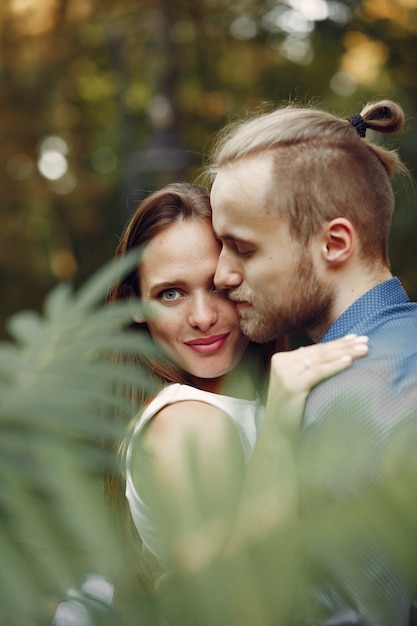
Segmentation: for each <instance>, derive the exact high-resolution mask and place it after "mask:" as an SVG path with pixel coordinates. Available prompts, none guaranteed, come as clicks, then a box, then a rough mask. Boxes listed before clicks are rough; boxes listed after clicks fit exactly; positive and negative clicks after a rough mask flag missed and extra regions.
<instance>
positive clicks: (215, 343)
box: [185, 333, 229, 354]
mask: <svg viewBox="0 0 417 626" xmlns="http://www.w3.org/2000/svg"><path fill="white" fill-rule="evenodd" d="M228 336H229V333H222V334H221V335H211V336H210V337H198V338H197V339H190V340H189V341H186V342H185V344H186V345H187V346H189V347H190V348H191V349H192V350H194V352H198V353H199V354H214V353H215V352H217V351H218V350H220V349H221V348H222V347H223V346H224V344H225V343H226V341H227V338H228Z"/></svg>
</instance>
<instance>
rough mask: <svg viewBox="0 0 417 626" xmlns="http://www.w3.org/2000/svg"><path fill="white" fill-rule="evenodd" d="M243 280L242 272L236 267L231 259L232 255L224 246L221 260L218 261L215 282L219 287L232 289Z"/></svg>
mask: <svg viewBox="0 0 417 626" xmlns="http://www.w3.org/2000/svg"><path fill="white" fill-rule="evenodd" d="M242 280H243V276H242V274H241V273H240V272H239V270H238V269H237V268H236V265H235V264H234V263H233V261H232V259H231V255H230V254H229V253H228V252H227V250H225V248H224V247H223V248H222V251H221V252H220V256H219V260H218V261H217V268H216V273H215V275H214V284H215V286H216V287H217V289H230V288H231V287H238V286H239V285H240V284H241V282H242Z"/></svg>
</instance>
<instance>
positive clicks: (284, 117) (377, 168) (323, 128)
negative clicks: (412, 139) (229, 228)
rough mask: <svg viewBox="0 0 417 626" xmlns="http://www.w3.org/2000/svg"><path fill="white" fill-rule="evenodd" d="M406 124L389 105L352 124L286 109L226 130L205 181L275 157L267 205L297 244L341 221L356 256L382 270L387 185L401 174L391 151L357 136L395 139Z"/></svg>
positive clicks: (389, 206) (389, 208)
mask: <svg viewBox="0 0 417 626" xmlns="http://www.w3.org/2000/svg"><path fill="white" fill-rule="evenodd" d="M404 123H405V118H404V113H403V110H402V109H401V107H400V106H399V105H397V104H395V103H394V102H391V101H390V100H382V101H379V102H375V103H370V104H367V105H366V106H365V107H364V108H363V110H362V111H361V113H360V114H357V115H355V116H353V117H352V118H350V121H349V120H346V119H340V118H338V117H336V116H334V115H332V114H330V113H327V112H325V111H321V110H318V109H312V108H302V107H297V106H288V107H284V108H281V109H277V110H275V111H272V112H269V113H263V114H261V115H258V116H256V117H253V118H251V119H248V120H247V121H245V122H243V123H240V124H237V125H236V124H234V125H231V126H229V127H226V129H225V130H224V131H223V132H222V133H220V135H219V136H218V138H217V141H216V143H215V146H214V150H213V152H212V157H211V163H210V165H209V167H208V174H209V175H210V176H211V177H214V176H215V175H216V172H217V171H218V170H220V169H224V168H226V167H228V166H229V165H231V164H233V163H234V162H236V161H240V160H242V159H245V158H249V157H254V156H256V155H258V154H262V153H264V152H268V153H270V154H272V157H273V173H272V179H271V186H270V189H269V190H267V194H268V198H269V199H270V201H271V203H272V205H273V206H275V208H276V209H277V211H279V212H280V214H282V215H283V216H284V217H286V219H287V220H288V224H289V226H290V229H291V232H292V234H293V235H294V237H295V238H296V239H297V240H299V241H300V242H301V243H303V244H305V243H307V242H308V241H309V239H310V237H312V236H313V235H314V234H315V233H316V232H317V231H318V230H319V228H320V226H321V225H322V224H323V223H324V222H326V221H329V220H331V219H333V218H335V217H341V216H343V217H345V218H347V219H349V220H350V221H351V222H352V224H353V225H354V227H355V229H356V231H357V234H358V237H359V239H360V242H361V251H362V255H363V256H364V257H366V258H368V259H373V260H374V261H375V262H380V261H383V262H384V263H387V264H388V254H387V240H388V233H389V228H390V224H391V218H392V213H393V210H394V194H393V190H392V186H391V178H392V177H393V175H394V174H395V173H397V172H406V171H407V170H406V167H405V165H404V164H403V163H402V161H401V159H400V157H399V156H398V154H397V153H396V152H395V151H393V150H387V149H385V148H383V147H381V146H379V145H376V144H374V143H371V142H370V141H368V140H366V139H364V138H363V136H364V134H365V131H366V129H370V130H373V131H377V132H381V133H394V132H397V131H399V130H401V129H402V128H403V127H404ZM264 191H265V190H264Z"/></svg>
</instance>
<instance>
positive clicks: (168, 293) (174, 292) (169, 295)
mask: <svg viewBox="0 0 417 626" xmlns="http://www.w3.org/2000/svg"><path fill="white" fill-rule="evenodd" d="M180 296H181V294H180V292H179V291H178V289H164V290H163V291H161V293H160V294H159V298H161V300H170V301H172V300H178V298H179V297H180Z"/></svg>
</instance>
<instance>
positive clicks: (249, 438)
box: [126, 384, 265, 565]
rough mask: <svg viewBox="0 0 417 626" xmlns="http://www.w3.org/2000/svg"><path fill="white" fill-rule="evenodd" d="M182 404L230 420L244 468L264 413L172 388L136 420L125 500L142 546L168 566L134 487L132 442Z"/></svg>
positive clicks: (255, 406) (250, 405)
mask: <svg viewBox="0 0 417 626" xmlns="http://www.w3.org/2000/svg"><path fill="white" fill-rule="evenodd" d="M185 400H197V401H199V402H205V403H206V404H210V405H212V406H214V407H217V408H218V409H219V410H221V411H223V413H226V414H227V415H229V416H230V418H231V419H232V420H233V422H234V423H235V425H236V426H237V429H238V432H239V434H240V438H241V441H242V448H243V454H244V458H245V462H246V464H247V463H248V462H249V459H250V457H251V456H252V453H253V450H254V448H255V444H256V441H257V438H258V436H259V433H260V431H261V429H262V426H263V421H264V416H265V409H264V407H263V406H262V405H260V403H259V402H258V401H250V400H242V399H240V398H232V397H230V396H221V395H219V394H217V393H210V392H208V391H202V390H201V389H196V388H195V387H189V386H188V385H180V384H174V385H169V386H167V387H165V388H164V389H163V390H162V391H160V393H159V394H158V395H157V396H156V398H154V399H153V400H152V402H151V403H150V404H149V405H148V406H147V407H146V408H145V410H144V411H143V413H142V415H141V417H140V419H139V420H138V422H137V424H136V426H135V429H134V431H133V435H132V437H131V439H130V442H129V445H128V449H127V454H126V497H127V499H128V502H129V507H130V512H131V515H132V518H133V521H134V524H135V526H136V529H137V531H138V533H139V535H140V536H141V539H142V542H143V544H144V546H145V547H146V548H147V549H148V550H149V551H150V552H151V553H152V554H153V555H154V556H155V557H156V558H157V559H158V561H159V562H160V563H161V564H162V565H167V555H166V554H164V553H163V550H162V547H161V545H160V541H158V533H157V531H156V528H155V524H154V523H153V520H152V517H151V513H150V510H149V507H148V506H147V505H146V504H145V502H144V501H143V500H142V498H141V497H140V495H139V493H138V492H137V490H136V487H135V485H134V484H133V478H132V471H131V462H132V454H133V447H134V441H135V438H136V437H137V435H138V434H139V433H140V432H141V431H142V430H143V428H144V427H145V425H146V424H148V423H149V421H150V420H151V419H152V418H153V417H154V416H155V415H156V414H157V413H158V412H159V411H160V410H161V409H162V408H163V407H165V406H167V405H169V404H174V403H175V402H183V401H185Z"/></svg>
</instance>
